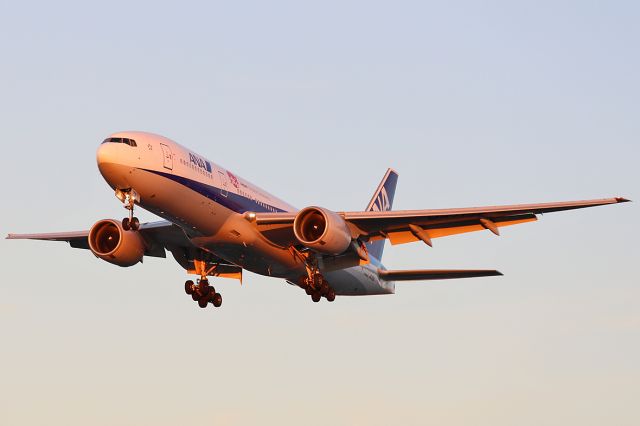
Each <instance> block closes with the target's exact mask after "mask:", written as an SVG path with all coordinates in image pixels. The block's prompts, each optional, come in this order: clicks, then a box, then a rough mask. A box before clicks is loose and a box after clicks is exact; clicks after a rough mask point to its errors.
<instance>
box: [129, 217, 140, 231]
mask: <svg viewBox="0 0 640 426" xmlns="http://www.w3.org/2000/svg"><path fill="white" fill-rule="evenodd" d="M129 226H130V227H131V230H132V231H137V230H138V229H140V220H139V219H138V218H137V217H135V216H134V217H133V218H132V219H131V223H130V224H129Z"/></svg>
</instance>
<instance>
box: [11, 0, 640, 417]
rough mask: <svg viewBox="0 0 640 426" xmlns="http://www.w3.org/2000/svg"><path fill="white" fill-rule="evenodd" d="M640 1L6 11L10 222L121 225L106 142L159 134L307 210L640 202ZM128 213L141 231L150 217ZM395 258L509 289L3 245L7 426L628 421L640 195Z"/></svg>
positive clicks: (637, 390) (636, 396)
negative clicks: (189, 264) (292, 282)
mask: <svg viewBox="0 0 640 426" xmlns="http://www.w3.org/2000/svg"><path fill="white" fill-rule="evenodd" d="M638 22H640V6H639V5H638V2H632V1H629V2H625V1H575V2H566V1H549V2H546V1H541V2H495V1H490V2H473V1H470V2H464V1H455V2H404V1H394V2H386V3H385V2H372V1H367V2H350V1H338V2H333V1H323V2H316V3H310V2H294V1H291V2H281V1H275V2H218V3H214V2H206V3H205V2H203V3H193V2H186V1H184V2H167V3H163V2H155V1H154V2H144V3H138V2H129V1H127V2H120V1H109V2H99V3H98V2H96V3H91V2H76V3H73V2H66V1H57V2H29V1H24V2H9V1H7V2H2V4H1V5H0V52H1V55H0V117H2V118H1V120H0V123H1V125H0V129H1V130H2V132H1V137H0V140H1V142H0V143H1V144H2V154H3V155H2V159H3V166H2V168H0V177H1V179H2V183H3V185H2V192H3V197H2V202H1V206H2V207H1V209H2V210H1V212H2V216H1V217H2V221H1V224H0V231H1V232H0V233H1V234H3V235H4V234H7V233H9V232H43V231H62V230H75V229H87V228H89V227H90V226H91V225H92V223H94V222H95V221H96V220H98V219H102V218H106V217H113V218H121V217H123V216H124V214H125V210H124V209H123V208H122V207H121V206H120V204H119V202H118V201H117V199H116V198H115V197H114V195H113V193H112V191H111V190H110V189H109V187H108V186H107V185H106V183H105V182H104V180H103V179H102V177H101V176H100V174H99V172H98V170H97V167H96V163H95V151H96V149H97V147H98V144H99V143H100V142H101V141H102V140H103V139H104V137H105V136H106V135H108V134H109V133H112V132H115V131H119V130H146V131H151V132H155V133H160V134H163V135H165V136H168V137H170V138H172V139H174V140H176V141H178V142H179V143H181V144H184V145H186V146H188V147H190V148H191V149H193V150H195V151H197V152H199V153H201V154H203V155H205V156H206V157H208V158H209V159H211V160H212V161H214V162H216V163H219V164H221V165H223V166H224V167H227V168H229V169H230V170H232V171H234V172H235V173H237V174H238V175H240V176H242V177H244V178H246V179H249V180H250V181H253V182H255V183H256V184H258V185H259V186H261V187H263V188H265V189H267V190H269V191H271V192H273V193H274V194H275V195H278V196H279V197H281V198H283V199H286V200H288V201H289V202H291V203H292V204H294V205H296V206H298V207H304V206H306V205H310V204H319V205H322V206H326V207H328V208H331V209H336V210H355V209H361V208H363V207H364V206H365V205H366V203H367V201H368V200H369V197H370V196H371V193H372V191H373V190H374V188H375V186H376V185H377V183H378V181H379V179H380V178H381V177H382V175H383V174H384V172H385V170H386V168H387V167H389V166H392V167H394V168H396V170H398V172H399V173H400V179H399V186H398V190H397V192H396V199H395V205H394V207H395V208H397V209H412V208H437V207H464V206H476V205H491V204H503V203H504V204H509V203H519V202H543V201H558V200H572V199H585V198H599V197H608V196H616V195H622V196H626V197H629V198H632V199H636V200H638V199H640V192H639V190H638V189H639V182H640V170H639V167H638V157H639V154H640V140H639V137H640V120H639V119H638V118H639V116H640V107H639V103H638V102H639V99H640V85H639V79H638V75H640V55H639V45H640V26H639V25H638ZM138 212H139V216H140V218H141V219H142V220H153V219H155V218H154V217H153V215H151V214H149V213H147V212H143V211H141V210H139V211H138ZM502 234H503V235H502V236H501V237H500V238H496V237H494V236H493V234H491V233H489V232H481V233H476V234H468V235H463V236H455V237H450V238H444V239H438V240H435V241H434V243H435V244H434V246H435V247H434V248H433V249H431V248H429V247H426V246H424V245H422V244H417V243H416V244H412V245H406V246H396V247H390V246H389V245H387V249H386V253H385V256H384V262H385V264H386V265H387V266H388V267H389V268H394V269H395V268H398V269H401V268H452V267H456V268H496V269H499V270H501V271H502V272H504V273H505V276H504V277H499V278H486V279H470V280H458V281H447V282H431V283H404V284H399V285H398V288H397V294H396V295H394V296H377V297H369V298H346V297H345V298H340V297H339V298H338V299H337V300H336V301H335V302H334V303H333V304H329V303H326V302H322V303H319V304H314V303H312V302H311V300H310V298H309V297H308V296H306V295H305V294H304V292H303V291H302V290H300V289H297V288H293V287H290V286H287V285H285V284H284V282H282V281H279V280H276V279H268V278H264V277H260V276H257V275H253V274H247V275H246V276H245V281H244V285H243V286H242V287H240V286H239V285H238V283H237V282H236V281H231V280H219V281H218V282H216V283H215V284H216V287H217V288H218V289H219V290H220V291H221V292H222V294H223V296H224V305H223V308H222V309H218V310H215V309H206V310H202V309H199V308H198V307H197V306H196V304H195V303H194V302H193V301H191V299H190V298H189V297H188V296H186V295H185V294H184V290H183V283H184V280H185V279H187V276H186V274H185V273H184V271H182V270H181V268H180V267H179V266H178V265H177V263H175V262H174V261H173V260H172V259H171V258H168V259H166V260H163V259H148V260H145V262H144V265H138V266H135V267H132V268H128V269H126V268H118V267H116V266H113V265H110V264H107V263H105V262H102V261H100V260H98V259H96V258H94V257H93V256H92V255H91V253H89V252H87V251H83V250H75V249H71V248H69V247H68V246H67V245H66V244H64V243H46V242H23V241H5V240H2V241H0V259H1V260H0V262H2V264H1V266H2V267H1V268H0V339H1V340H0V341H1V343H0V424H2V425H41V424H64V425H86V424H92V425H114V424H132V425H134V424H135V425H139V424H153V425H175V424H190V425H225V424H229V425H236V424H314V425H316V424H317V425H325V424H374V425H384V424H416V425H418V424H440V425H469V424H473V425H491V426H497V425H536V426H539V425H567V424H575V425H578V424H579V425H582V426H587V425H603V424H611V425H613V424H615V425H637V424H640V412H639V411H638V407H639V406H640V384H639V383H640V366H639V361H638V360H639V359H640V311H639V306H640V288H639V284H640V274H639V272H638V263H639V260H640V249H639V245H638V241H639V240H640V225H639V224H638V207H637V202H636V203H631V204H625V205H619V206H607V207H599V208H594V209H588V210H583V211H574V212H565V213H557V214H549V215H545V216H544V217H543V218H541V220H540V221H539V222H537V223H533V224H525V225H521V226H517V227H512V228H508V229H504V230H503V232H502Z"/></svg>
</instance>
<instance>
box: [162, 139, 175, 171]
mask: <svg viewBox="0 0 640 426" xmlns="http://www.w3.org/2000/svg"><path fill="white" fill-rule="evenodd" d="M160 148H162V156H163V157H164V160H163V161H164V168H165V169H169V170H173V153H172V152H171V148H169V145H165V144H163V143H161V144H160Z"/></svg>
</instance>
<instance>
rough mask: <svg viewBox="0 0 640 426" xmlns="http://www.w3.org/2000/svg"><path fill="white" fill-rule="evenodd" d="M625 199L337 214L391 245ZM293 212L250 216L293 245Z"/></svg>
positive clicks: (355, 232)
mask: <svg viewBox="0 0 640 426" xmlns="http://www.w3.org/2000/svg"><path fill="white" fill-rule="evenodd" d="M627 201H629V200H627V199H625V198H620V197H617V198H604V199H597V200H585V201H565V202H557V203H542V204H520V205H510V206H489V207H470V208H458V209H437V210H398V211H382V212H380V211H361V212H342V213H339V214H340V215H341V216H342V217H343V218H344V219H345V220H346V222H347V223H348V224H349V226H350V227H351V230H352V236H353V237H354V238H360V239H362V240H365V241H375V240H379V239H384V238H388V239H389V240H390V241H391V244H404V243H409V242H413V241H420V240H421V241H423V242H424V243H426V244H429V245H432V242H431V239H432V238H439V237H445V236H448V235H455V234H462V233H466V232H474V231H481V230H489V231H491V232H493V233H494V234H496V235H499V233H500V231H499V228H501V227H503V226H508V225H516V224H519V223H526V222H532V221H535V220H537V216H536V215H538V214H544V213H552V212H557V211H563V210H574V209H581V208H586V207H595V206H602V205H606V204H616V203H623V202H627ZM252 214H253V213H252ZM294 218H295V213H256V214H255V216H252V217H251V220H254V221H255V223H256V225H257V226H258V229H260V230H261V231H262V232H263V233H264V234H265V236H267V238H271V239H272V240H273V241H274V242H277V243H279V244H283V245H287V244H290V245H291V244H293V245H295V244H297V242H296V240H295V236H294V235H293V231H292V229H291V227H292V225H293V220H294Z"/></svg>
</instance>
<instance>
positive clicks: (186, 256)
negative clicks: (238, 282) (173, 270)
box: [7, 220, 242, 276]
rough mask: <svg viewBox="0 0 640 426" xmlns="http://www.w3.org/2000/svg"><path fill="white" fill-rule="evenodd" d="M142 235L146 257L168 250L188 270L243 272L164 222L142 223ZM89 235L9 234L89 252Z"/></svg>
mask: <svg viewBox="0 0 640 426" xmlns="http://www.w3.org/2000/svg"><path fill="white" fill-rule="evenodd" d="M138 232H140V235H142V238H143V239H144V240H145V242H146V250H145V253H144V255H145V256H151V257H163V258H164V257H167V254H166V250H169V251H170V252H171V254H172V255H173V257H174V258H175V260H176V261H177V262H178V263H179V264H180V265H181V266H182V267H183V268H185V269H186V270H188V271H193V270H195V266H194V262H193V260H194V259H195V258H203V259H204V260H206V261H207V262H208V263H210V264H216V265H217V267H216V269H215V270H214V271H213V272H212V275H219V276H231V275H233V276H235V275H236V274H237V273H239V272H241V270H242V268H240V267H238V266H236V265H232V264H230V263H228V262H226V261H225V260H223V259H221V258H218V257H215V256H213V255H212V254H211V253H204V252H202V250H201V249H199V248H198V247H196V246H195V245H193V244H192V243H191V241H190V240H189V238H188V237H187V236H186V235H185V233H184V232H183V231H182V229H181V228H180V227H178V226H176V225H174V224H173V223H171V222H169V221H166V220H163V221H158V222H150V223H143V224H142V225H140V230H139V231H138ZM88 236H89V231H88V230H87V231H71V232H54V233H46V234H9V235H7V239H9V240H45V241H66V242H68V243H69V245H70V246H71V247H74V248H81V249H89V241H88Z"/></svg>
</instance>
